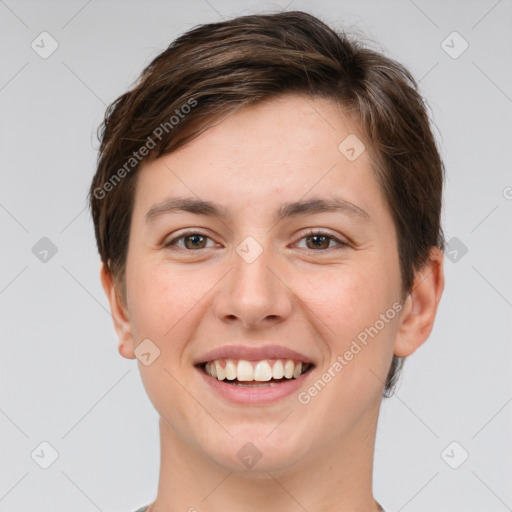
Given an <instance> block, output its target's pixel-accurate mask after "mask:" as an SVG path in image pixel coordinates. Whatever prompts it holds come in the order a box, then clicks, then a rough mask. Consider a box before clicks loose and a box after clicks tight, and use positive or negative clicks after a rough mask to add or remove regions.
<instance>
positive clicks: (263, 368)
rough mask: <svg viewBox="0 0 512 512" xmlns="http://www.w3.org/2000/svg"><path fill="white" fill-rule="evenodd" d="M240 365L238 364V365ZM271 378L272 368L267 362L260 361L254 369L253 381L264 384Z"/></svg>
mask: <svg viewBox="0 0 512 512" xmlns="http://www.w3.org/2000/svg"><path fill="white" fill-rule="evenodd" d="M238 364H240V363H238ZM271 378H272V368H271V367H270V365H269V364H268V362H267V361H260V362H259V363H258V364H257V365H256V367H255V368H254V380H258V381H260V382H264V381H266V380H270V379H271Z"/></svg>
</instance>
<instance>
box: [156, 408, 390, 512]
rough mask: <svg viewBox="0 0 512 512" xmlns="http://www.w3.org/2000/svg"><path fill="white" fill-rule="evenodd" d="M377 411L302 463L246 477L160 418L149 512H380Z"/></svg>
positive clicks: (265, 469) (256, 471) (250, 473)
mask: <svg viewBox="0 0 512 512" xmlns="http://www.w3.org/2000/svg"><path fill="white" fill-rule="evenodd" d="M378 412H379V408H377V410H376V411H375V410H374V411H373V412H372V411H370V413H369V414H368V415H367V416H368V417H366V418H364V419H363V421H362V422H359V423H358V424H357V428H354V429H353V432H351V433H349V435H346V434H344V436H343V438H338V439H336V440H335V441H336V442H334V443H329V444H328V446H326V449H325V450H323V451H322V452H321V453H315V454H311V455H310V456H308V459H307V460H305V459H301V461H300V462H298V463H295V464H294V465H293V466H286V467H284V466H282V467H280V468H277V469H276V468H272V469H268V468H264V467H261V468H260V469H259V470H258V467H257V466H258V465H256V466H254V467H253V469H252V470H251V471H250V472H249V473H247V472H246V473H240V472H236V471H233V470H230V469H228V468H224V467H222V466H219V465H218V464H217V463H216V462H215V461H213V460H212V459H211V458H210V457H208V456H207V455H206V454H205V453H204V452H203V451H201V450H198V449H197V447H195V446H194V447H193V446H190V445H188V444H187V443H186V442H184V441H183V439H180V438H179V437H178V436H177V435H176V433H175V432H174V431H173V429H172V428H171V427H170V426H169V425H168V424H167V422H166V421H164V420H163V419H162V418H161V419H160V443H161V463H160V479H159V485H158V495H157V498H156V500H155V502H154V503H153V504H152V505H151V506H150V508H149V509H148V512H175V511H181V510H183V511H184V510H186V511H189V512H224V511H226V510H236V511H237V512H259V511H261V510H279V512H295V511H297V510H299V509H301V510H307V511H308V512H326V511H329V512H340V511H343V512H379V511H380V510H382V509H381V507H380V506H379V505H378V503H377V502H376V501H375V499H374V498H373V493H372V472H373V452H374V445H375V433H376V428H377V419H378Z"/></svg>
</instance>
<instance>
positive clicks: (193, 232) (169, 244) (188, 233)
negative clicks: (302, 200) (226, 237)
mask: <svg viewBox="0 0 512 512" xmlns="http://www.w3.org/2000/svg"><path fill="white" fill-rule="evenodd" d="M192 235H199V236H202V237H205V238H209V239H210V240H211V238H210V237H209V236H208V235H206V234H204V233H201V232H200V231H196V230H188V231H185V232H184V233H182V234H181V235H180V236H178V237H175V238H173V239H172V240H170V241H169V242H167V243H165V244H164V247H165V248H171V247H173V246H176V242H177V241H178V240H181V239H183V238H187V237H188V236H192ZM312 236H325V237H327V238H329V239H330V240H332V241H334V242H336V243H337V244H338V247H328V248H327V249H319V250H315V249H308V250H310V251H313V252H325V251H328V250H331V249H334V250H336V249H342V248H344V247H348V246H349V244H348V243H347V242H343V241H341V240H340V239H339V238H336V237H335V236H333V235H331V234H329V233H325V232H324V231H320V230H310V231H307V232H306V233H304V234H303V235H302V237H301V238H300V239H299V240H303V239H304V238H309V237H312ZM179 249H182V250H184V251H187V252H196V251H200V250H201V249H187V248H186V247H179ZM203 249H209V247H204V248H203ZM306 249H307V248H306Z"/></svg>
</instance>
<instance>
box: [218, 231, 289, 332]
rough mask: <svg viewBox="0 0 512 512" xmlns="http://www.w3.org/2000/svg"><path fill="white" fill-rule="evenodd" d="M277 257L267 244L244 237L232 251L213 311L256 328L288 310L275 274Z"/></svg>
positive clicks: (283, 286) (280, 317) (287, 304)
mask: <svg viewBox="0 0 512 512" xmlns="http://www.w3.org/2000/svg"><path fill="white" fill-rule="evenodd" d="M276 262H277V258H276V255H275V254H274V253H273V250H272V249H271V247H269V245H268V244H266V245H262V244H261V243H260V242H258V241H257V240H256V239H255V238H253V237H251V236H248V237H246V238H245V239H244V240H243V241H242V242H241V243H240V244H239V245H238V246H237V247H236V248H235V251H234V252H233V255H232V259H231V264H232V270H231V272H229V274H228V276H226V277H227V279H226V281H225V282H224V284H223V286H222V287H221V289H219V293H218V296H217V303H216V314H217V316H218V317H219V318H221V319H223V320H226V319H230V320H235V319H238V320H239V321H241V322H242V323H243V324H244V325H245V326H253V327H256V326H258V325H259V324H261V323H262V322H265V321H266V322H268V321H269V320H273V321H280V320H282V319H284V318H285V317H286V316H287V315H288V314H289V313H290V311H291V300H290V297H289V292H288V291H287V288H286V286H285V285H284V284H283V283H282V282H281V281H280V279H279V278H278V277H277V275H276V271H275V270H274V268H275V267H276Z"/></svg>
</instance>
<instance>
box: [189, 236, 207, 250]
mask: <svg viewBox="0 0 512 512" xmlns="http://www.w3.org/2000/svg"><path fill="white" fill-rule="evenodd" d="M203 238H204V237H203V236H202V235H189V236H188V237H187V240H189V241H192V246H193V248H196V249H197V247H198V246H199V245H198V244H201V241H202V240H203ZM198 239H199V240H198Z"/></svg>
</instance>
